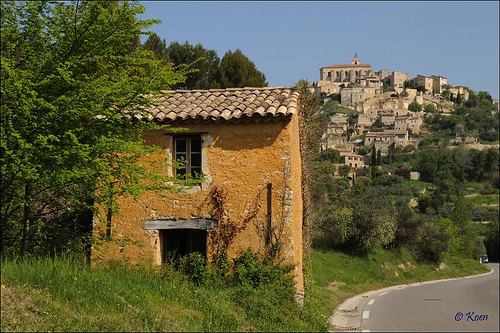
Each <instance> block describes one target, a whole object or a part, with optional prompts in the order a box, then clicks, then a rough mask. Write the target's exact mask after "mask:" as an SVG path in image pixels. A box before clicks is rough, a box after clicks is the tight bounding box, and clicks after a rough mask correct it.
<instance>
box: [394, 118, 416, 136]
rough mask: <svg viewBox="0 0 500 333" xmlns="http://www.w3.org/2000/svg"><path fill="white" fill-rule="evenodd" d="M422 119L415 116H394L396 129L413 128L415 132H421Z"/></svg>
mask: <svg viewBox="0 0 500 333" xmlns="http://www.w3.org/2000/svg"><path fill="white" fill-rule="evenodd" d="M421 125H422V119H420V117H415V116H398V117H395V118H394V129H395V130H396V131H405V130H411V131H412V132H413V133H419V132H420V126H421Z"/></svg>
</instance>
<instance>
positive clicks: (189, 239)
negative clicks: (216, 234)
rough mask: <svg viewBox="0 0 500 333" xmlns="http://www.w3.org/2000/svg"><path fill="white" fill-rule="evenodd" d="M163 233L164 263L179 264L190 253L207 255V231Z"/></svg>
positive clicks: (194, 230) (168, 230) (171, 231)
mask: <svg viewBox="0 0 500 333" xmlns="http://www.w3.org/2000/svg"><path fill="white" fill-rule="evenodd" d="M162 232H163V262H173V263H176V264H177V263H178V262H179V259H180V258H181V257H183V256H185V255H187V254H189V253H193V252H198V253H200V254H201V255H203V256H206V254H207V231H206V230H200V229H167V230H162Z"/></svg>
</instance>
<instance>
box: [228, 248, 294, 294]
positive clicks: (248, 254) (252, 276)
mask: <svg viewBox="0 0 500 333" xmlns="http://www.w3.org/2000/svg"><path fill="white" fill-rule="evenodd" d="M292 270H293V265H291V264H290V265H272V264H266V263H264V262H263V261H262V260H261V259H260V258H259V256H258V254H257V253H255V252H252V251H251V250H250V249H247V250H246V251H245V252H243V253H242V254H241V255H240V256H238V257H236V258H234V259H233V267H232V274H231V276H230V277H229V279H230V281H231V282H232V283H233V284H235V285H249V286H251V287H253V288H257V287H258V286H261V285H266V284H270V283H272V282H274V281H279V280H288V279H292V278H291V276H290V274H289V273H290V272H291V271H292ZM292 284H293V280H292Z"/></svg>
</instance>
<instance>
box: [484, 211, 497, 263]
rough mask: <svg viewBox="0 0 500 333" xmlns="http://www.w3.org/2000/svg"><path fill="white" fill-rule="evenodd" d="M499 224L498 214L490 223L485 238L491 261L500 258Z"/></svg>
mask: <svg viewBox="0 0 500 333" xmlns="http://www.w3.org/2000/svg"><path fill="white" fill-rule="evenodd" d="M499 240H500V236H499V226H498V215H496V218H495V219H493V221H491V223H490V224H489V225H488V234H487V236H486V239H485V246H486V250H487V252H488V257H489V258H490V260H491V261H494V262H498V259H499V251H500V250H499V249H500V245H499Z"/></svg>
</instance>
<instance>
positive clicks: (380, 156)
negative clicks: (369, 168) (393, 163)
mask: <svg viewBox="0 0 500 333" xmlns="http://www.w3.org/2000/svg"><path fill="white" fill-rule="evenodd" d="M377 165H382V151H381V150H380V149H379V150H378V151H377Z"/></svg>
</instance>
